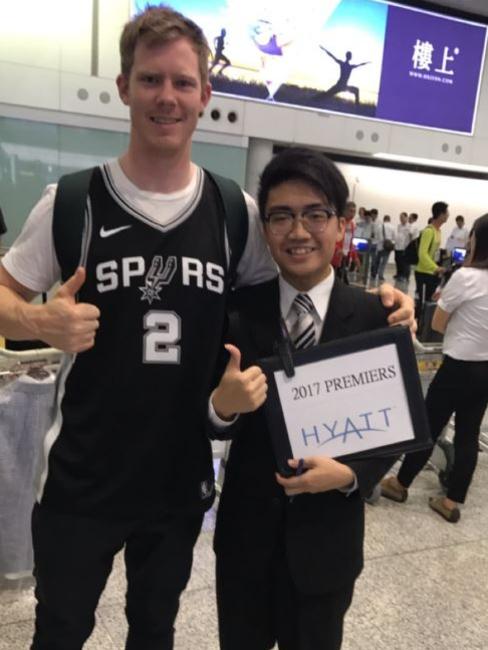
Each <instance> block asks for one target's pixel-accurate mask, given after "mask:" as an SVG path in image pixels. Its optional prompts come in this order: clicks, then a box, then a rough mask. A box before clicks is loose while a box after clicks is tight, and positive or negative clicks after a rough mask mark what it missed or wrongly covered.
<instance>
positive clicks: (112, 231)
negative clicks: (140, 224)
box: [100, 226, 132, 239]
mask: <svg viewBox="0 0 488 650" xmlns="http://www.w3.org/2000/svg"><path fill="white" fill-rule="evenodd" d="M127 228H132V226H119V227H118V228H110V230H105V226H102V227H101V228H100V237H102V238H103V239H104V238H105V237H111V236H112V235H116V234H117V233H118V232H122V230H127Z"/></svg>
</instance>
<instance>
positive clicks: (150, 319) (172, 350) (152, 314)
mask: <svg viewBox="0 0 488 650" xmlns="http://www.w3.org/2000/svg"><path fill="white" fill-rule="evenodd" d="M144 329H145V330H148V331H147V332H146V334H144V339H143V345H144V348H143V361H144V363H180V357H181V347H180V346H179V345H176V344H177V343H178V342H179V340H180V338H181V319H180V317H179V316H178V314H175V312H174V311H154V310H153V311H148V312H147V314H146V315H145V316H144Z"/></svg>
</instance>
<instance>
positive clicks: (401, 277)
mask: <svg viewBox="0 0 488 650" xmlns="http://www.w3.org/2000/svg"><path fill="white" fill-rule="evenodd" d="M410 239H411V230H410V226H409V224H408V215H407V213H406V212H400V223H399V224H398V226H397V231H396V235H395V265H396V275H395V276H394V278H395V280H398V281H400V282H402V281H405V280H407V278H408V275H407V272H406V269H405V266H406V264H405V248H406V247H407V246H408V244H409V243H410Z"/></svg>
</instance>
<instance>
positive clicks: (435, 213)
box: [432, 201, 449, 219]
mask: <svg viewBox="0 0 488 650" xmlns="http://www.w3.org/2000/svg"><path fill="white" fill-rule="evenodd" d="M448 207H449V206H448V205H447V203H444V201H437V202H436V203H434V205H433V206H432V217H433V218H434V219H437V218H438V217H439V216H440V215H441V214H444V212H446V211H447V208H448Z"/></svg>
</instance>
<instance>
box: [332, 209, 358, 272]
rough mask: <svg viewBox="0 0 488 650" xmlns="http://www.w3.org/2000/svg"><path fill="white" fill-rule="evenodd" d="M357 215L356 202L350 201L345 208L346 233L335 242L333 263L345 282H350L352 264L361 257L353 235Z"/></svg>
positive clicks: (356, 262)
mask: <svg viewBox="0 0 488 650" xmlns="http://www.w3.org/2000/svg"><path fill="white" fill-rule="evenodd" d="M355 216H356V204H355V203H354V201H348V202H347V203H346V206H345V208H344V214H343V217H344V234H343V238H342V241H341V240H338V241H337V242H336V244H335V251H334V256H333V259H332V265H333V266H334V268H335V269H337V274H338V276H339V277H340V278H341V280H342V281H343V282H345V283H346V284H348V283H349V279H348V271H349V268H350V267H351V265H357V264H359V257H358V254H357V251H356V249H355V247H354V243H353V241H352V240H353V237H354V236H355V228H356V226H355V223H354V217H355Z"/></svg>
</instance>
